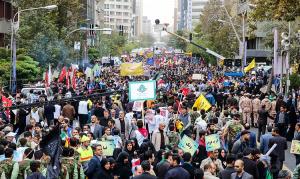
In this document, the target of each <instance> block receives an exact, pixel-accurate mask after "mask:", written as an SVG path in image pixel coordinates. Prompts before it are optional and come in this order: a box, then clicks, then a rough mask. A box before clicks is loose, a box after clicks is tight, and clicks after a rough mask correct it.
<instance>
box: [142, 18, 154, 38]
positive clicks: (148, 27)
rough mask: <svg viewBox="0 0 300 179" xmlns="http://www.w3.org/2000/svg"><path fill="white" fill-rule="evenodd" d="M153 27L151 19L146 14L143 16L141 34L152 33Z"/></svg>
mask: <svg viewBox="0 0 300 179" xmlns="http://www.w3.org/2000/svg"><path fill="white" fill-rule="evenodd" d="M152 33H153V28H152V24H151V20H150V19H148V17H147V16H143V25H142V34H152Z"/></svg>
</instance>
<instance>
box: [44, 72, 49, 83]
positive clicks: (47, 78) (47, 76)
mask: <svg viewBox="0 0 300 179" xmlns="http://www.w3.org/2000/svg"><path fill="white" fill-rule="evenodd" d="M45 87H49V75H48V71H46V73H45Z"/></svg>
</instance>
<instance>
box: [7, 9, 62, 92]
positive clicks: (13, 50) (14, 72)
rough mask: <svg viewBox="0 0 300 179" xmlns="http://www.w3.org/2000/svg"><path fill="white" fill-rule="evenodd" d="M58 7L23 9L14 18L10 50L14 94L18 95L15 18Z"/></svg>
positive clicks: (11, 82)
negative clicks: (29, 12) (31, 12)
mask: <svg viewBox="0 0 300 179" xmlns="http://www.w3.org/2000/svg"><path fill="white" fill-rule="evenodd" d="M56 8H57V5H49V6H43V7H36V8H28V9H22V10H19V11H18V12H17V13H16V14H15V15H14V16H13V18H12V21H11V41H10V42H11V44H10V49H11V59H12V77H11V80H10V89H11V91H12V93H16V89H17V67H16V66H17V64H16V63H17V49H16V48H17V45H16V37H15V35H14V33H16V31H17V29H15V27H14V25H15V18H16V16H19V15H20V13H21V12H25V11H34V10H39V9H45V10H53V9H56Z"/></svg>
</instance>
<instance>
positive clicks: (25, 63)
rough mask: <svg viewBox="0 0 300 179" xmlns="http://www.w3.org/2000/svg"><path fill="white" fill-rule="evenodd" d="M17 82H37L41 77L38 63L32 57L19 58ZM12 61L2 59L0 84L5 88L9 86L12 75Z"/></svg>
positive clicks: (0, 60) (0, 62)
mask: <svg viewBox="0 0 300 179" xmlns="http://www.w3.org/2000/svg"><path fill="white" fill-rule="evenodd" d="M16 67H17V82H18V83H23V81H24V80H25V81H35V80H36V79H37V78H39V77H40V76H41V69H40V67H38V62H36V61H34V60H33V59H32V58H31V57H29V56H25V55H19V56H18V58H17V66H16ZM9 69H11V60H10V58H8V59H3V58H0V83H1V84H2V85H3V86H7V85H9V80H10V75H11V73H10V72H11V70H9Z"/></svg>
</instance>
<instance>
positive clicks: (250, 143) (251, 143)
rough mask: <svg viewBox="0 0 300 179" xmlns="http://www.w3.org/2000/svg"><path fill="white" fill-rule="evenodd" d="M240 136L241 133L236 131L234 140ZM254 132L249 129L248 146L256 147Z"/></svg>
mask: <svg viewBox="0 0 300 179" xmlns="http://www.w3.org/2000/svg"><path fill="white" fill-rule="evenodd" d="M240 138H241V133H238V135H237V136H236V140H239V139H240ZM256 146H257V144H256V134H255V133H254V132H251V131H250V140H249V147H250V148H256Z"/></svg>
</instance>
